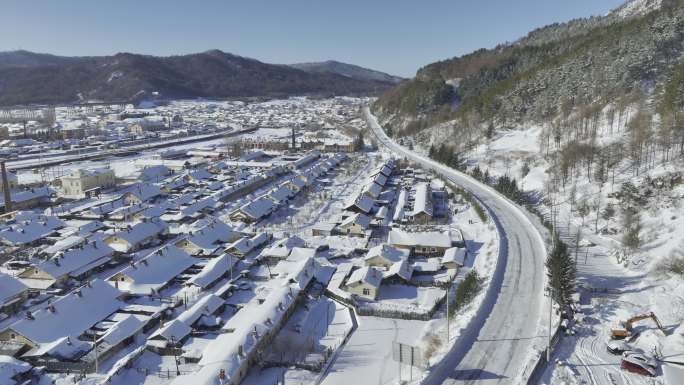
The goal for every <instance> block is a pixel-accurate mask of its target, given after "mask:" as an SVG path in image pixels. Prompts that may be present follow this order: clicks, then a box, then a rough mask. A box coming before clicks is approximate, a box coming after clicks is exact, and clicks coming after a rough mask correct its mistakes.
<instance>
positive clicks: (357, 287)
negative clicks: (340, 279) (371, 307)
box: [347, 282, 378, 300]
mask: <svg viewBox="0 0 684 385" xmlns="http://www.w3.org/2000/svg"><path fill="white" fill-rule="evenodd" d="M363 289H368V292H369V294H363ZM347 291H348V292H350V293H352V294H356V295H358V296H359V297H362V298H368V299H373V300H374V299H375V298H377V296H378V290H377V289H376V288H375V286H371V285H369V284H367V283H365V282H361V283H356V284H354V285H351V286H347Z"/></svg>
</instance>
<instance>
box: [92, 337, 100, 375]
mask: <svg viewBox="0 0 684 385" xmlns="http://www.w3.org/2000/svg"><path fill="white" fill-rule="evenodd" d="M93 345H94V346H95V347H94V349H93V350H94V351H95V373H97V372H98V371H99V362H98V359H99V357H98V353H97V334H93Z"/></svg>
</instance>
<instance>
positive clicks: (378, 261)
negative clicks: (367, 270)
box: [366, 255, 392, 268]
mask: <svg viewBox="0 0 684 385" xmlns="http://www.w3.org/2000/svg"><path fill="white" fill-rule="evenodd" d="M366 265H367V266H377V267H385V268H389V267H390V266H392V263H391V262H388V261H387V260H386V259H384V258H382V257H381V256H379V255H376V256H375V257H373V258H371V259H369V260H367V261H366Z"/></svg>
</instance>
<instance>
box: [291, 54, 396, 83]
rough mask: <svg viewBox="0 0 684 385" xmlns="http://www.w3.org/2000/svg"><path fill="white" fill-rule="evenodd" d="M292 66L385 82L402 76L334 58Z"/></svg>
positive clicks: (391, 81)
mask: <svg viewBox="0 0 684 385" xmlns="http://www.w3.org/2000/svg"><path fill="white" fill-rule="evenodd" d="M290 67H294V68H297V69H300V70H303V71H306V72H312V73H332V74H338V75H342V76H346V77H348V78H352V79H358V80H373V81H379V82H385V83H394V84H397V83H400V82H401V81H402V80H404V79H403V78H400V77H398V76H393V75H390V74H387V73H384V72H380V71H376V70H372V69H369V68H364V67H360V66H357V65H354V64H347V63H342V62H338V61H335V60H327V61H323V62H313V63H297V64H291V65H290Z"/></svg>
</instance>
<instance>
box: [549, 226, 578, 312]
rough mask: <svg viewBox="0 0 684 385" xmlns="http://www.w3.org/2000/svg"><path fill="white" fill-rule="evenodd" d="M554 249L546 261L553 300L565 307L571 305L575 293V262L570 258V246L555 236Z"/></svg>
mask: <svg viewBox="0 0 684 385" xmlns="http://www.w3.org/2000/svg"><path fill="white" fill-rule="evenodd" d="M554 245H555V246H554V248H553V249H552V250H551V253H549V256H548V257H547V259H546V270H547V276H548V277H549V285H550V286H551V289H552V297H553V299H554V300H555V301H556V302H557V303H558V304H560V305H561V307H564V306H566V305H568V304H570V303H571V301H572V294H573V293H574V292H575V279H576V274H577V272H576V270H575V262H574V261H573V260H572V258H571V257H570V253H569V252H568V246H567V245H566V244H565V243H563V241H561V240H560V238H559V237H558V234H554Z"/></svg>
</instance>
